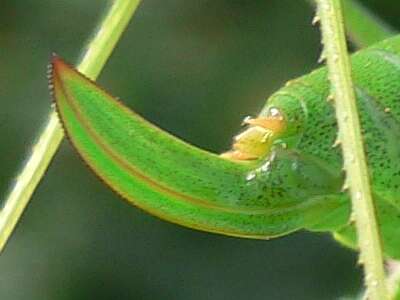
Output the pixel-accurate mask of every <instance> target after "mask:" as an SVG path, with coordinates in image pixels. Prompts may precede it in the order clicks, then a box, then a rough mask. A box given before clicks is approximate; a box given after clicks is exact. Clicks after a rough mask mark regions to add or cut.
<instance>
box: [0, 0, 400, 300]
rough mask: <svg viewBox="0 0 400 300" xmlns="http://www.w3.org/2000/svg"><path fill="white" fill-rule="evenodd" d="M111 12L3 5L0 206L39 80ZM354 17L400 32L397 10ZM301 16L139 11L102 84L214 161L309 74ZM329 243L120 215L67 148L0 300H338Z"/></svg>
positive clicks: (351, 277)
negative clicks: (251, 119) (374, 17)
mask: <svg viewBox="0 0 400 300" xmlns="http://www.w3.org/2000/svg"><path fill="white" fill-rule="evenodd" d="M109 2H110V1H104V0H102V1H99V0H97V1H94V0H91V1H88V0H86V1H82V0H68V1H67V0H64V1H61V0H58V1H55V0H52V1H50V0H41V1H33V0H24V1H21V0H14V1H7V0H5V1H4V0H3V1H0V104H1V108H0V134H1V142H0V154H1V155H0V195H1V199H3V198H4V196H5V195H6V193H7V191H8V189H9V187H10V185H11V182H12V181H13V180H14V179H15V176H16V175H17V174H18V170H19V168H20V167H21V166H22V165H23V161H24V158H26V157H27V155H28V153H29V151H30V148H31V146H32V145H33V142H34V140H35V137H37V135H38V133H39V131H40V129H41V127H42V126H43V125H44V124H45V122H46V118H47V115H48V112H49V109H50V100H49V96H48V91H47V81H46V66H47V63H48V60H49V56H50V53H51V52H52V51H55V52H56V53H58V54H59V55H61V56H62V57H64V58H65V59H66V60H67V61H69V62H72V63H73V62H76V61H77V59H78V57H79V55H80V54H81V53H82V49H83V48H84V45H85V44H86V42H87V41H88V39H89V37H90V36H91V34H92V32H93V31H94V28H95V27H96V24H97V22H98V20H99V18H100V17H101V16H102V15H103V13H104V11H105V9H106V8H107V7H108V5H109V4H110V3H109ZM365 3H366V4H367V5H368V6H369V7H371V8H372V9H373V10H375V11H376V12H377V13H378V14H379V15H380V16H382V17H383V18H385V19H387V20H389V21H390V23H391V24H392V25H394V26H397V28H400V18H398V16H399V15H400V4H399V3H398V0H370V1H365ZM312 17H313V11H312V9H311V8H310V7H309V6H308V5H307V4H306V3H305V1H299V0H247V1H244V0H243V1H239V0H216V1H215V0H192V1H184V0H166V1H162V0H144V1H143V3H142V5H141V6H140V8H139V10H138V12H137V14H136V16H135V18H134V20H133V22H131V24H130V26H129V28H128V30H127V31H126V33H125V34H124V36H123V38H122V40H121V42H120V43H119V44H118V47H117V48H116V49H115V52H114V54H113V56H112V57H111V59H110V60H109V63H108V64H107V65H106V67H105V69H104V71H103V73H102V75H101V76H100V78H99V82H100V84H101V85H103V86H104V87H106V89H107V90H109V91H111V92H112V94H114V95H116V96H118V97H120V98H121V99H124V100H125V102H126V103H127V104H128V105H129V106H131V107H132V108H134V109H135V110H136V111H138V112H139V113H140V114H142V115H143V116H145V117H146V118H148V119H149V120H151V121H152V122H154V123H156V124H157V125H159V126H161V127H162V128H164V129H166V130H168V131H170V132H172V133H174V134H175V135H177V136H179V137H181V138H183V139H185V140H187V141H189V142H191V143H193V144H196V145H198V146H201V147H203V148H206V149H209V150H212V151H217V152H221V151H223V150H226V149H227V148H228V147H229V145H230V141H231V137H232V136H233V135H234V134H235V133H237V132H238V130H239V125H240V123H241V120H242V118H243V117H244V116H246V115H254V114H256V113H257V111H258V110H259V109H260V108H261V107H262V105H263V104H264V101H265V98H266V97H267V96H268V95H269V94H271V93H272V92H273V91H274V90H276V89H278V88H279V87H280V86H282V84H284V82H285V81H286V80H288V79H291V78H293V77H296V76H299V75H301V74H303V73H306V72H308V71H310V70H312V69H313V68H315V67H316V66H317V63H316V61H317V58H318V56H319V52H320V48H321V47H320V42H319V32H318V30H317V28H315V27H312V26H311V25H310V23H311V19H312ZM361 281H362V280H361V270H360V268H359V267H357V263H356V254H355V253H353V252H352V251H350V250H348V249H345V248H343V247H341V246H340V245H338V244H336V243H335V242H334V241H333V240H332V238H331V237H330V236H329V235H323V234H320V235H317V234H310V233H298V234H293V235H290V236H288V237H284V238H280V239H276V240H272V241H255V240H245V239H238V238H231V237H224V236H219V235H214V234H208V233H204V232H198V231H193V230H190V229H186V228H182V227H178V226H176V225H173V224H169V223H166V222H164V221H161V220H158V219H156V218H154V217H152V216H149V215H147V214H145V213H144V212H142V211H140V210H138V209H136V208H134V207H131V206H129V205H128V204H127V203H125V202H124V201H121V200H120V199H119V198H118V197H117V196H116V195H114V194H113V193H112V192H111V191H109V190H108V189H107V188H106V187H104V186H103V185H102V184H101V183H100V182H99V181H98V180H97V178H96V177H95V176H94V175H93V174H92V173H91V172H90V171H89V170H88V169H87V168H86V167H85V166H84V165H83V163H82V162H81V161H80V160H79V159H78V157H77V155H76V154H75V153H74V152H73V151H72V149H71V147H70V145H69V144H68V143H67V142H64V143H63V145H62V147H61V150H60V151H59V152H58V154H57V156H56V158H55V160H54V162H53V163H52V165H51V167H50V169H49V171H48V172H47V175H46V177H45V179H44V180H43V182H42V183H41V185H40V187H39V189H38V190H37V192H36V193H35V195H34V197H33V199H32V202H31V204H30V205H29V207H28V209H27V211H26V213H25V214H24V216H23V218H22V221H21V222H20V224H19V226H18V228H17V230H16V232H15V234H14V235H13V237H12V239H11V241H10V243H9V244H8V246H7V248H6V250H5V252H4V253H3V254H2V255H1V256H0V299H2V300H17V299H18V300H22V299H29V300H36V299H37V300H39V299H40V300H47V299H49V300H50V299H51V300H58V299H60V300H67V299H68V300H69V299H74V300H78V299H121V300H124V299H338V298H339V297H343V296H348V295H354V294H355V293H357V291H358V290H359V288H360V285H361Z"/></svg>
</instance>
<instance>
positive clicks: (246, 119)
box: [242, 116, 252, 126]
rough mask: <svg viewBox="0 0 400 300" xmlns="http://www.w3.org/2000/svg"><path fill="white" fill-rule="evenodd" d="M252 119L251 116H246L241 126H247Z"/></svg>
mask: <svg viewBox="0 0 400 300" xmlns="http://www.w3.org/2000/svg"><path fill="white" fill-rule="evenodd" d="M251 119H252V117H251V116H246V117H244V119H243V121H242V126H245V125H247V122H249V121H250V120H251Z"/></svg>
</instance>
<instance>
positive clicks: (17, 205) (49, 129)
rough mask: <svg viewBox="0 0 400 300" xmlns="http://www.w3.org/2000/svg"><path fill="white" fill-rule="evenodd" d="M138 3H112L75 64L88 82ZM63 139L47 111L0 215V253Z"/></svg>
mask: <svg viewBox="0 0 400 300" xmlns="http://www.w3.org/2000/svg"><path fill="white" fill-rule="evenodd" d="M139 3H140V0H115V1H114V3H113V5H112V6H111V7H110V9H109V11H108V13H107V14H106V16H105V17H104V19H103V21H102V22H101V23H100V26H99V28H98V30H97V32H96V34H95V36H94V37H93V39H92V40H91V41H90V42H89V44H88V46H87V50H86V52H85V54H84V55H83V57H82V60H81V61H80V63H79V64H78V69H79V71H80V72H82V73H84V74H85V75H86V76H88V77H90V78H91V79H95V78H96V77H97V76H98V75H99V73H100V71H101V69H102V68H103V66H104V65H105V63H106V61H107V59H108V57H109V56H110V55H111V52H112V51H113V49H114V48H115V45H116V44H117V42H118V40H119V38H120V37H121V34H122V33H123V31H124V30H125V28H126V26H127V25H128V23H129V20H130V19H131V17H132V16H133V13H134V12H135V10H136V8H137V7H138V5H139ZM63 137H64V133H63V131H62V128H61V126H60V123H59V121H58V118H57V115H56V113H55V112H54V111H51V113H50V116H49V120H48V123H47V124H46V126H45V129H44V130H43V132H42V133H41V134H40V136H39V139H38V141H37V143H36V145H35V146H34V147H33V149H32V153H31V155H30V157H29V159H28V160H27V162H26V164H25V165H24V167H23V169H22V171H21V173H20V174H19V176H18V177H17V179H16V182H15V185H14V186H13V187H12V189H11V192H10V193H9V195H8V197H7V199H6V201H5V204H4V207H3V209H2V210H1V212H0V252H1V251H2V250H3V249H4V247H5V245H6V243H7V241H8V239H9V237H10V236H11V234H12V232H13V230H14V228H15V226H16V224H17V223H18V220H19V219H20V217H21V215H22V213H23V212H24V210H25V208H26V206H27V204H28V202H29V200H30V198H31V197H32V194H33V192H34V191H35V189H36V187H37V186H38V184H39V182H40V180H41V179H42V177H43V175H44V173H45V171H46V169H47V167H48V165H49V164H50V162H51V160H52V158H53V157H54V155H55V153H56V151H57V149H58V147H59V145H60V143H61V141H62V139H63Z"/></svg>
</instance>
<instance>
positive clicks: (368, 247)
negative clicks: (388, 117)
mask: <svg viewBox="0 0 400 300" xmlns="http://www.w3.org/2000/svg"><path fill="white" fill-rule="evenodd" d="M317 16H318V18H320V20H321V31H322V41H323V44H324V49H323V54H322V55H323V58H326V60H327V65H328V71H329V79H330V82H331V93H332V95H333V99H334V100H335V106H336V118H337V121H338V127H339V133H338V135H339V136H338V138H339V141H340V143H341V145H342V151H343V158H344V168H345V170H346V174H347V176H346V183H345V186H346V187H349V189H350V196H351V200H352V206H353V214H354V216H355V223H356V229H357V236H358V246H359V248H360V261H361V262H362V263H363V265H364V271H365V282H366V287H367V290H366V295H367V297H368V299H370V300H386V299H389V298H388V294H387V288H386V282H385V272H384V266H383V257H382V247H381V242H380V237H379V231H378V224H377V220H376V214H375V207H374V203H373V199H372V193H371V186H370V179H369V173H368V168H367V164H366V157H365V152H364V145H363V141H362V134H361V128H360V121H359V116H358V112H357V104H356V97H355V92H354V88H353V83H352V78H351V66H350V60H349V56H348V53H347V46H346V39H345V33H344V24H343V16H342V8H341V2H340V0H317Z"/></svg>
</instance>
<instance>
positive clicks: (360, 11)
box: [343, 0, 396, 48]
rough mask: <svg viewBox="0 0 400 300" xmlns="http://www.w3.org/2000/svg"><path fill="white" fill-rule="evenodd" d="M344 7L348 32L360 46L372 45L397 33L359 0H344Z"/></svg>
mask: <svg viewBox="0 0 400 300" xmlns="http://www.w3.org/2000/svg"><path fill="white" fill-rule="evenodd" d="M343 9H344V20H345V23H346V33H347V34H348V36H349V37H350V39H351V40H352V42H353V43H354V44H355V45H356V46H357V47H358V48H363V47H367V46H370V45H372V44H374V43H376V42H379V41H381V40H384V39H386V38H388V37H390V36H393V35H394V34H396V31H395V30H394V29H393V28H391V27H390V26H389V25H388V24H386V23H385V22H383V20H381V19H379V18H378V17H377V16H376V15H374V14H372V13H371V12H370V11H369V10H368V9H366V8H365V7H364V6H363V5H361V3H359V2H358V1H354V0H343Z"/></svg>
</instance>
